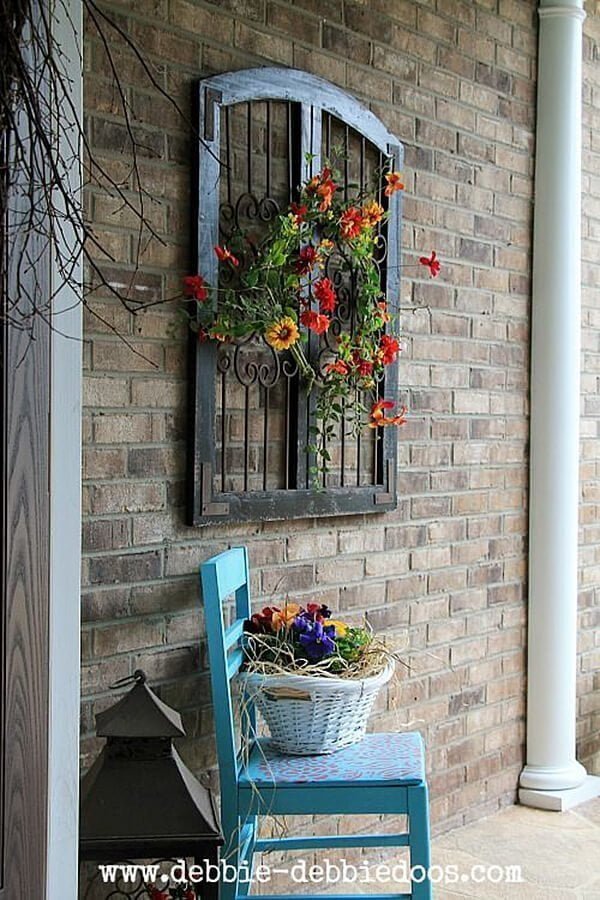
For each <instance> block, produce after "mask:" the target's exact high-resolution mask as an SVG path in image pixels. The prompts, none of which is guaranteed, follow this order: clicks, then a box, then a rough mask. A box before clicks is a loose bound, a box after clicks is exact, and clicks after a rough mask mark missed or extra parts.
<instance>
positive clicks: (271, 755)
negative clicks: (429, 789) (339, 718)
mask: <svg viewBox="0 0 600 900" xmlns="http://www.w3.org/2000/svg"><path fill="white" fill-rule="evenodd" d="M424 780H425V763H424V753H423V741H422V739H421V735H420V734H418V732H414V731H411V732H405V733H401V734H388V733H376V734H367V735H366V736H365V737H364V738H363V740H362V741H360V742H359V743H358V744H353V745H352V746H350V747H345V748H344V749H343V750H338V751H337V752H336V753H329V754H322V755H319V756H286V755H284V754H283V753H279V752H278V751H277V750H276V749H275V748H274V747H273V746H272V744H271V742H270V741H269V739H268V738H260V739H259V740H257V741H255V743H254V746H253V747H252V750H251V752H250V758H249V760H248V763H247V765H245V766H242V768H241V771H240V785H246V786H248V785H250V784H254V785H257V786H258V785H273V784H280V785H286V786H292V785H293V786H296V785H297V786H299V787H301V786H302V785H306V786H307V787H311V786H314V784H315V782H318V783H319V784H320V785H324V786H329V787H334V786H335V787H340V786H342V787H343V786H344V785H354V784H357V783H360V784H363V785H366V784H368V785H370V786H375V785H382V784H384V785H386V786H389V785H402V786H405V787H406V786H408V785H411V784H422V783H423V781H424Z"/></svg>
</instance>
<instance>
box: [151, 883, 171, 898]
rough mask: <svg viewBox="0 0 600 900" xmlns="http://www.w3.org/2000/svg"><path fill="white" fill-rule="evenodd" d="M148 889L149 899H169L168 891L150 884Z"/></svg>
mask: <svg viewBox="0 0 600 900" xmlns="http://www.w3.org/2000/svg"><path fill="white" fill-rule="evenodd" d="M148 890H149V891H150V900H171V894H170V893H169V891H161V890H160V888H157V887H153V886H152V885H150V887H149V888H148Z"/></svg>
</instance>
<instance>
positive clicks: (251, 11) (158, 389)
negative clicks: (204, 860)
mask: <svg viewBox="0 0 600 900" xmlns="http://www.w3.org/2000/svg"><path fill="white" fill-rule="evenodd" d="M103 8H105V9H106V10H107V11H109V12H110V13H111V14H112V15H114V16H116V17H117V21H118V23H119V25H120V27H121V28H123V29H124V30H125V31H126V32H127V33H128V34H130V35H131V36H132V37H133V38H134V39H135V40H137V41H138V42H139V44H140V46H141V47H143V48H144V55H145V59H146V60H147V62H148V64H149V65H150V67H151V70H152V72H153V77H154V78H155V79H156V80H157V82H158V83H159V84H160V85H161V86H162V87H163V88H164V89H166V90H167V91H168V92H169V93H170V94H172V95H173V96H174V97H176V98H177V100H178V101H179V102H180V103H181V104H182V106H183V107H184V108H188V107H189V104H190V97H191V88H192V86H193V84H194V83H195V80H196V79H197V78H198V77H199V76H200V75H208V74H213V73H215V72H220V71H226V70H229V69H239V68H244V67H247V66H250V65H261V64H270V63H277V64H283V65H290V66H291V65H293V66H296V67H298V68H302V69H306V70H308V71H311V72H314V73H316V74H319V75H322V76H324V77H325V78H328V79H330V80H331V81H333V82H335V83H336V84H338V85H340V86H342V87H344V88H347V89H348V90H349V91H351V92H352V93H354V94H355V95H356V96H358V97H359V98H361V99H362V100H363V101H364V102H365V103H366V104H368V105H370V106H371V108H372V109H373V110H374V112H375V113H376V114H377V115H379V116H380V117H381V118H382V119H383V120H384V122H385V123H386V125H387V126H388V127H389V128H390V129H392V130H393V131H394V132H395V133H396V134H397V135H398V136H399V137H400V138H401V139H402V140H403V141H404V142H405V146H406V168H405V182H406V185H407V191H406V196H405V203H404V211H405V227H404V233H403V247H404V251H405V253H406V254H408V255H410V254H411V252H414V251H416V252H420V251H425V252H429V251H430V249H431V248H432V247H435V248H436V249H437V251H438V254H439V256H440V257H441V259H442V261H443V271H442V275H441V276H440V278H439V279H438V280H436V281H435V282H433V281H430V280H428V279H427V278H426V277H420V275H419V277H416V278H415V277H412V275H414V270H411V277H406V278H405V279H404V283H403V305H404V307H405V310H406V311H405V312H404V315H403V320H402V330H403V333H404V338H403V346H404V352H403V355H402V360H401V364H400V380H401V383H402V384H403V386H404V387H403V399H404V400H405V401H406V402H407V405H408V406H409V408H410V411H411V417H410V424H409V425H407V426H406V427H405V428H404V429H403V430H402V432H401V434H400V436H399V454H400V472H399V475H400V477H399V489H400V495H401V498H400V504H399V508H398V510H397V511H395V512H393V513H388V514H384V515H372V516H364V517H363V516H354V517H349V518H340V519H318V520H302V521H295V522H292V523H285V524H283V523H277V522H276V523H266V524H253V525H244V526H238V525H236V526H228V525H225V526H210V527H208V528H204V529H202V530H195V529H192V528H188V527H186V526H185V525H184V524H183V521H184V514H183V498H184V493H185V484H184V480H183V473H184V466H185V442H184V433H185V397H186V379H185V374H186V335H185V332H184V330H182V328H181V326H180V325H178V323H177V319H176V314H175V306H176V304H173V303H167V304H164V305H157V306H155V307H154V308H153V309H152V311H149V312H147V313H145V314H143V315H139V316H137V317H131V316H129V315H128V314H126V313H125V312H124V310H123V309H122V308H121V307H120V306H119V304H118V303H115V302H114V301H113V300H111V299H110V297H109V296H107V295H104V296H103V295H102V293H101V292H99V293H98V295H97V296H96V298H95V299H94V301H93V303H91V304H90V309H89V310H88V313H87V321H86V330H87V339H88V340H87V343H86V345H85V366H86V377H85V419H84V435H85V447H84V457H85V462H84V466H85V469H84V479H85V481H84V504H85V505H84V513H85V523H84V535H83V540H84V557H85V558H84V569H83V581H84V593H83V620H84V625H83V666H84V668H83V711H82V727H83V739H82V755H83V764H84V766H87V765H88V764H89V762H90V760H91V758H92V757H93V755H94V753H95V752H96V749H97V746H96V743H95V740H94V738H93V737H92V733H93V715H94V713H96V712H98V710H100V709H102V708H105V707H106V705H107V704H108V703H110V702H112V701H113V700H114V694H110V695H109V692H108V685H109V684H110V683H111V682H112V681H113V680H115V679H116V678H118V677H120V676H122V675H125V674H127V673H129V672H131V671H132V670H133V669H134V668H135V667H137V666H140V665H141V666H143V667H144V668H145V669H146V671H147V672H148V674H149V676H150V678H151V680H152V681H153V682H154V683H155V684H158V685H160V692H161V695H162V696H163V698H164V699H165V700H166V701H167V702H170V703H172V704H174V705H176V706H177V707H178V708H179V709H180V710H182V712H183V713H184V715H185V721H186V726H187V728H188V733H189V735H190V738H189V739H188V740H187V741H186V743H185V744H184V746H183V748H182V752H183V753H184V755H185V756H186V759H187V760H188V762H189V763H190V764H191V765H192V766H195V767H197V768H199V769H202V768H204V767H206V766H209V765H212V763H213V761H214V747H213V737H212V717H211V711H210V700H209V685H208V679H207V673H206V657H205V650H204V645H203V642H202V616H201V607H200V603H199V599H198V593H197V588H196V581H197V576H196V572H197V567H198V564H199V563H200V562H201V561H202V560H203V559H205V558H207V557H208V556H209V555H211V554H212V553H214V552H216V551H218V550H221V549H224V548H226V547H227V546H229V545H231V544H239V543H245V544H247V545H248V547H249V550H250V557H251V561H252V565H253V582H254V598H255V600H256V601H257V602H258V603H260V602H261V601H263V600H268V599H270V598H271V595H272V592H273V591H275V590H277V589H279V590H280V591H286V592H288V593H289V594H290V596H291V597H292V598H293V599H308V598H309V597H314V596H318V597H320V598H322V599H323V600H326V601H327V602H328V603H330V605H332V606H333V607H334V608H338V609H340V610H341V611H343V612H344V614H346V613H349V614H351V615H352V614H355V613H356V610H358V609H360V608H362V607H367V608H368V609H369V611H370V615H371V619H372V621H373V623H374V624H375V625H376V626H378V627H380V628H381V629H383V630H386V631H388V632H398V633H404V632H406V640H407V642H408V646H407V649H406V653H405V657H406V659H407V660H408V661H409V662H410V666H411V669H410V673H407V674H404V675H403V677H402V680H401V681H400V683H399V684H398V685H397V686H396V687H394V688H393V689H392V690H390V692H389V695H388V696H387V697H384V698H382V701H381V703H380V704H379V708H378V717H377V719H376V720H375V727H376V728H387V727H396V726H397V725H398V723H403V722H409V721H410V722H413V723H417V724H418V727H420V728H421V729H422V730H423V733H424V735H425V737H426V741H427V746H428V754H429V767H430V770H431V773H432V775H431V788H432V812H433V818H434V823H435V827H436V828H440V829H441V828H448V827H451V826H453V825H455V824H458V823H461V822H463V821H468V820H472V819H476V818H478V817H479V816H481V815H483V814H486V813H489V812H492V811H493V810H495V809H497V808H498V807H499V806H502V805H505V804H509V803H512V802H513V801H514V799H515V788H516V783H517V778H518V774H519V771H520V769H521V765H522V762H523V740H524V711H525V704H524V664H525V604H524V597H525V577H526V555H525V551H526V547H525V544H526V533H527V531H526V529H527V509H526V505H527V436H528V419H527V400H528V354H529V349H528V341H529V331H528V315H529V299H530V284H529V267H530V229H531V200H532V167H533V163H532V149H533V128H534V95H535V56H536V20H535V3H534V2H533V0H530V2H516V0H479V2H460V0H428V2H426V0H424V2H417V0H373V2H358V0H357V2H353V0H344V2H342V0H327V2H325V3H319V2H315V0H297V2H295V3H289V2H288V3H286V2H270V0H221V2H217V3H210V2H190V0H135V2H133V0H114V2H109V3H106V4H104V6H103ZM597 27H598V20H595V21H592V22H591V23H590V24H589V25H588V28H589V29H590V33H592V32H594V30H595V33H597ZM87 35H88V37H87V44H86V65H87V71H88V73H89V77H88V78H87V80H86V108H87V115H88V123H87V128H88V132H89V135H90V141H91V143H92V146H93V147H94V152H95V154H96V156H97V157H98V158H99V159H100V160H102V162H103V164H104V165H105V166H106V168H107V170H109V171H110V172H111V174H112V175H113V177H114V178H115V179H116V180H117V181H120V182H121V181H122V182H123V184H124V185H125V190H126V191H130V190H132V188H133V187H134V186H133V185H132V183H131V181H132V179H131V171H130V168H131V167H130V160H129V159H128V152H127V136H126V131H125V128H124V123H123V115H122V110H121V108H120V104H119V97H118V94H117V93H116V92H115V90H114V86H113V84H112V79H111V73H110V68H109V65H108V63H107V60H106V55H105V53H104V50H103V47H102V44H101V42H100V40H99V39H98V35H97V33H95V30H94V27H93V24H91V23H88V29H87ZM111 43H112V47H113V52H114V53H115V56H116V58H117V59H118V63H119V66H120V71H121V77H122V79H123V82H124V84H125V88H126V98H127V102H128V103H129V104H130V108H131V109H132V111H133V113H134V115H135V118H136V123H135V124H136V129H138V134H139V137H140V140H141V142H142V143H143V144H144V146H145V148H146V149H143V150H142V151H141V156H140V161H139V165H140V172H141V175H142V178H143V181H144V186H145V187H146V189H147V190H148V191H149V193H150V195H151V197H152V199H151V200H148V201H147V211H148V212H149V214H150V215H151V217H152V220H153V222H154V224H155V228H156V231H157V232H158V234H159V235H160V236H161V237H162V239H163V242H164V243H163V242H161V241H159V240H157V239H155V238H153V239H151V240H149V241H148V242H147V245H145V246H144V249H143V253H142V268H141V271H140V273H139V274H138V276H137V277H136V279H135V283H134V286H133V292H134V295H135V296H138V297H140V298H143V299H147V300H148V299H149V300H161V299H166V298H169V297H173V296H175V295H176V294H178V292H179V279H180V276H181V274H182V273H184V272H185V271H187V269H188V265H189V232H188V229H189V215H190V210H189V194H190V184H191V182H190V174H191V173H190V166H189V160H190V159H191V158H192V150H191V146H190V138H189V133H188V130H187V129H186V126H185V125H184V124H183V123H182V121H181V119H180V118H178V116H177V115H176V113H175V112H174V111H173V109H172V108H171V107H170V106H169V105H168V103H166V102H165V100H164V99H163V98H162V97H161V96H160V94H159V92H158V91H157V90H156V88H155V87H153V86H152V83H151V82H150V81H149V79H148V76H147V73H145V72H144V71H143V67H142V66H141V65H140V63H139V61H137V60H136V59H135V57H134V55H133V54H132V53H131V51H129V50H127V48H126V47H124V46H123V45H122V43H120V42H119V40H118V38H117V36H116V35H113V40H112V42H111ZM589 46H590V45H589V44H588V49H589ZM590 68H591V62H590V63H589V64H588V69H590ZM92 73H93V75H92ZM596 78H597V76H596ZM598 96H599V94H598V88H594V89H592V88H590V89H588V92H587V100H588V103H589V104H590V109H589V113H588V122H589V126H588V132H589V135H590V136H591V134H592V125H591V123H592V122H593V116H594V115H595V116H596V117H597V115H598V113H597V112H596V111H595V110H593V109H592V108H591V104H592V102H593V101H595V104H596V109H597V107H598ZM590 139H591V140H592V141H594V140H596V141H597V139H593V138H590ZM588 145H589V141H588ZM594 149H595V150H597V147H596V146H595V144H594V143H592V146H591V147H590V148H588V160H589V163H590V165H591V164H592V163H593V155H592V154H593V150H594ZM589 181H590V190H589V196H588V197H587V200H586V202H587V204H588V212H589V214H590V217H591V218H590V224H589V229H590V232H591V233H590V234H589V235H588V237H589V241H588V242H587V243H586V251H587V255H588V256H589V254H590V253H591V243H590V242H591V241H592V240H593V238H594V237H596V238H597V237H598V233H597V229H596V234H594V233H593V230H594V226H593V220H592V217H593V214H594V212H597V210H596V209H595V207H594V204H597V203H598V202H599V201H598V199H597V195H598V184H597V183H596V182H594V179H593V178H592V176H591V175H590V176H589ZM596 181H597V179H596ZM594 195H595V196H594ZM131 196H132V197H133V196H134V195H133V194H132V195H131ZM87 200H88V209H89V214H90V216H91V217H92V218H93V221H94V223H95V227H96V229H97V230H98V233H99V234H100V235H101V236H102V240H103V242H104V244H105V246H108V247H109V249H110V251H111V254H112V256H113V257H114V261H110V260H107V259H105V260H103V261H101V264H102V265H103V266H104V268H105V271H106V272H107V273H108V275H109V278H110V280H111V281H112V282H114V283H117V284H127V283H128V282H129V279H130V278H131V269H132V262H133V259H134V255H135V249H134V248H135V243H136V240H137V236H136V227H135V224H136V223H135V221H134V220H133V219H132V217H131V215H130V214H129V213H128V212H127V210H126V209H124V208H123V207H122V205H121V204H120V203H118V202H116V201H115V200H113V199H111V198H110V197H109V196H107V191H106V190H105V188H104V187H103V185H102V184H101V183H98V180H96V182H92V183H91V184H90V187H89V189H88V192H87ZM595 272H597V270H595V269H594V268H593V267H592V265H591V264H590V265H589V266H588V267H587V283H588V284H589V287H590V292H588V294H587V307H586V316H587V324H588V326H589V328H590V331H591V330H592V328H593V327H595V328H596V329H597V328H598V326H599V325H600V322H599V321H598V317H597V314H596V313H595V311H594V310H593V308H592V297H591V288H592V287H593V285H594V280H597V274H596V275H595V274H594V273H595ZM115 329H116V330H117V331H118V332H119V333H120V334H124V335H126V337H127V342H128V345H129V346H127V345H125V344H124V343H123V341H122V340H121V339H120V338H119V337H118V336H117V335H116V334H115V331H114V330H115ZM597 340H598V338H597V336H595V337H594V338H593V339H592V343H593V347H591V348H590V351H589V353H588V354H587V356H586V360H587V369H586V371H587V372H588V373H589V374H588V375H586V379H587V381H586V387H587V389H588V390H589V392H590V393H594V390H595V387H596V379H597V375H596V374H595V371H596V368H597V366H595V359H593V358H592V357H593V356H594V351H595V350H596V349H597ZM586 403H588V407H587V409H586V413H587V418H586V428H587V431H588V438H589V440H587V441H586V443H585V444H584V446H585V447H586V448H588V447H589V454H587V455H589V457H590V462H589V463H586V464H585V471H584V478H585V482H584V498H585V500H586V503H585V505H584V514H585V515H586V516H587V515H588V514H589V519H588V518H586V522H587V523H588V524H587V525H586V524H584V540H585V543H586V547H585V553H586V554H587V555H588V556H587V557H586V559H588V558H589V561H590V562H591V563H592V565H593V560H594V559H595V554H596V552H597V551H596V547H597V544H598V537H597V533H596V530H595V526H594V523H593V518H594V513H595V511H596V508H597V500H596V499H595V497H597V493H596V494H594V491H595V490H596V491H597V488H596V487H595V483H596V469H595V462H594V454H595V449H594V448H595V446H596V444H595V443H594V440H593V439H594V438H595V437H596V427H595V422H594V421H593V416H594V412H595V406H594V404H595V403H597V401H596V400H595V397H589V399H588V400H586ZM586 453H587V450H586ZM587 571H588V570H585V571H584V573H583V581H584V583H585V584H587V590H585V591H584V594H583V602H584V603H585V604H586V607H585V609H584V610H583V612H582V616H583V620H582V625H584V626H585V627H586V628H587V629H588V630H587V631H585V633H584V634H583V635H582V637H583V639H584V646H583V647H582V656H581V670H582V675H581V677H582V679H583V682H584V688H585V690H586V693H587V692H588V691H589V690H590V689H591V682H592V678H593V675H592V668H591V666H592V661H593V657H592V647H591V645H592V644H593V634H592V632H591V625H592V623H591V617H592V615H593V611H592V610H591V604H592V602H593V600H594V591H593V584H590V583H589V581H586V578H587V577H588V576H587ZM590 571H591V570H590ZM596 571H597V569H596ZM592 581H593V576H592ZM588 607H589V608H588ZM589 697H591V694H588V696H587V697H583V698H582V700H581V703H582V707H581V734H582V738H583V739H585V741H588V742H589V741H590V740H591V734H592V727H593V726H592V718H591V716H592V713H591V710H590V708H589V703H590V701H589ZM585 746H591V745H590V744H589V743H588V744H585Z"/></svg>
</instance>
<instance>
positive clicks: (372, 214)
mask: <svg viewBox="0 0 600 900" xmlns="http://www.w3.org/2000/svg"><path fill="white" fill-rule="evenodd" d="M382 216H383V206H381V205H380V204H379V203H378V202H377V200H371V201H369V203H365V205H364V206H363V208H362V217H363V222H364V224H365V228H374V227H375V225H377V223H378V222H381V217H382Z"/></svg>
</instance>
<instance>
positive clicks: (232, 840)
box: [219, 815, 240, 900]
mask: <svg viewBox="0 0 600 900" xmlns="http://www.w3.org/2000/svg"><path fill="white" fill-rule="evenodd" d="M221 828H222V830H223V848H222V850H221V865H222V875H225V876H226V877H222V879H221V882H220V884H219V900H236V896H237V893H238V884H237V880H236V879H235V878H232V877H231V876H232V875H233V873H234V872H236V871H237V870H238V865H239V858H240V820H239V818H238V817H237V816H227V815H223V816H222V819H221Z"/></svg>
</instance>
